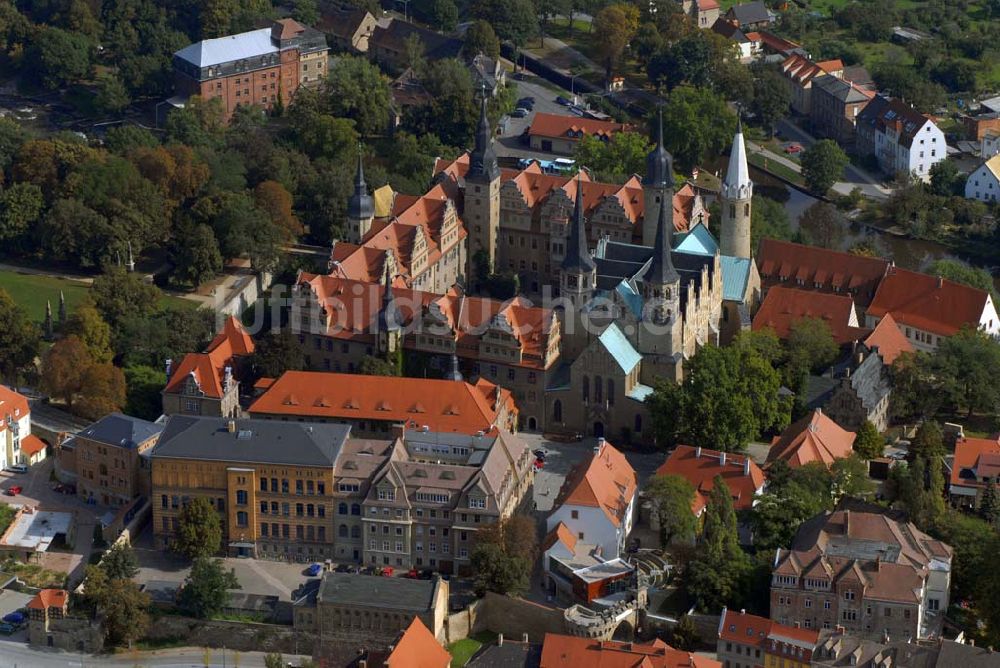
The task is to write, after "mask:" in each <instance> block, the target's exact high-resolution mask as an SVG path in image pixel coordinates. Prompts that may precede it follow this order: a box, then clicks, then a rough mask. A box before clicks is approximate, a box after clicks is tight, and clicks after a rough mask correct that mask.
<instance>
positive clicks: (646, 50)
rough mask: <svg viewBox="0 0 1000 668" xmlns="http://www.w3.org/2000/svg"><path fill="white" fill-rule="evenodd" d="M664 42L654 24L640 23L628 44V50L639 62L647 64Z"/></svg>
mask: <svg viewBox="0 0 1000 668" xmlns="http://www.w3.org/2000/svg"><path fill="white" fill-rule="evenodd" d="M664 44H665V42H664V39H663V35H661V34H660V31H659V30H658V29H657V27H656V24H655V23H642V24H640V25H639V29H638V30H636V32H635V37H633V38H632V41H631V42H630V49H631V51H632V53H634V54H635V55H636V57H637V58H638V59H639V62H642V63H648V62H649V61H650V60H652V58H653V56H655V55H656V54H657V53H658V52H659V51H660V50H661V49H663V46H664Z"/></svg>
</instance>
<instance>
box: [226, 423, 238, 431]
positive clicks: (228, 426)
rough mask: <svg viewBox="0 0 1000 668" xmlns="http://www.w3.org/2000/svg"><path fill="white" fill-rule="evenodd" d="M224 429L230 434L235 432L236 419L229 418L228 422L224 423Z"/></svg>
mask: <svg viewBox="0 0 1000 668" xmlns="http://www.w3.org/2000/svg"><path fill="white" fill-rule="evenodd" d="M226 430H227V431H228V432H229V433H230V434H235V433H236V420H230V421H229V422H227V423H226Z"/></svg>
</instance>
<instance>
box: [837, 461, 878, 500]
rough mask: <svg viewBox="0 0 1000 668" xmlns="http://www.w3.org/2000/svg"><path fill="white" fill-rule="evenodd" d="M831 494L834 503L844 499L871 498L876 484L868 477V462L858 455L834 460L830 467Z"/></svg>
mask: <svg viewBox="0 0 1000 668" xmlns="http://www.w3.org/2000/svg"><path fill="white" fill-rule="evenodd" d="M830 476H831V480H830V494H831V498H832V499H833V501H834V502H836V501H839V500H840V499H841V498H843V497H845V496H846V497H857V498H863V497H867V496H869V495H870V494H871V493H872V491H873V489H874V484H873V483H872V480H871V478H869V477H868V462H866V461H865V460H864V459H862V458H861V457H859V456H858V455H857V454H851V455H850V456H849V457H841V458H839V459H836V460H834V462H833V464H832V465H831V466H830Z"/></svg>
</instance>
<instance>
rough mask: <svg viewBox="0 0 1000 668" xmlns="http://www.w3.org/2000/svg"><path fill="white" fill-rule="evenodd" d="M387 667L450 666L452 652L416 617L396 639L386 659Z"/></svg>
mask: <svg viewBox="0 0 1000 668" xmlns="http://www.w3.org/2000/svg"><path fill="white" fill-rule="evenodd" d="M384 665H385V668H448V667H449V666H450V665H451V654H450V653H449V652H448V650H446V649H445V648H444V647H443V646H442V645H441V643H440V642H438V639H437V638H435V637H434V634H433V633H431V632H430V630H429V629H428V628H427V625H426V624H424V623H423V622H422V621H420V618H419V617H414V618H413V621H412V622H410V625H409V626H408V627H406V630H405V631H403V632H402V633H401V634H400V635H399V637H398V638H397V639H396V641H395V642H394V643H393V644H392V651H391V652H390V653H389V656H388V657H386V659H385V661H384Z"/></svg>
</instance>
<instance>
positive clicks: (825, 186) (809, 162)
mask: <svg viewBox="0 0 1000 668" xmlns="http://www.w3.org/2000/svg"><path fill="white" fill-rule="evenodd" d="M849 162H850V160H849V159H848V157H847V154H846V153H844V151H843V149H841V148H840V146H838V145H837V142H835V141H833V140H832V139H822V140H820V141H818V142H816V143H815V144H813V145H812V146H810V147H809V148H807V149H806V150H805V151H803V153H802V178H803V179H805V182H806V186H807V187H808V188H809V189H810V190H812V191H813V192H815V193H819V194H821V195H822V194H825V193H826V191H827V190H829V189H830V188H831V187H832V186H833V184H834V183H836V182H837V181H839V180H840V179H842V178H843V176H844V168H845V167H847V165H848V163H849Z"/></svg>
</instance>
